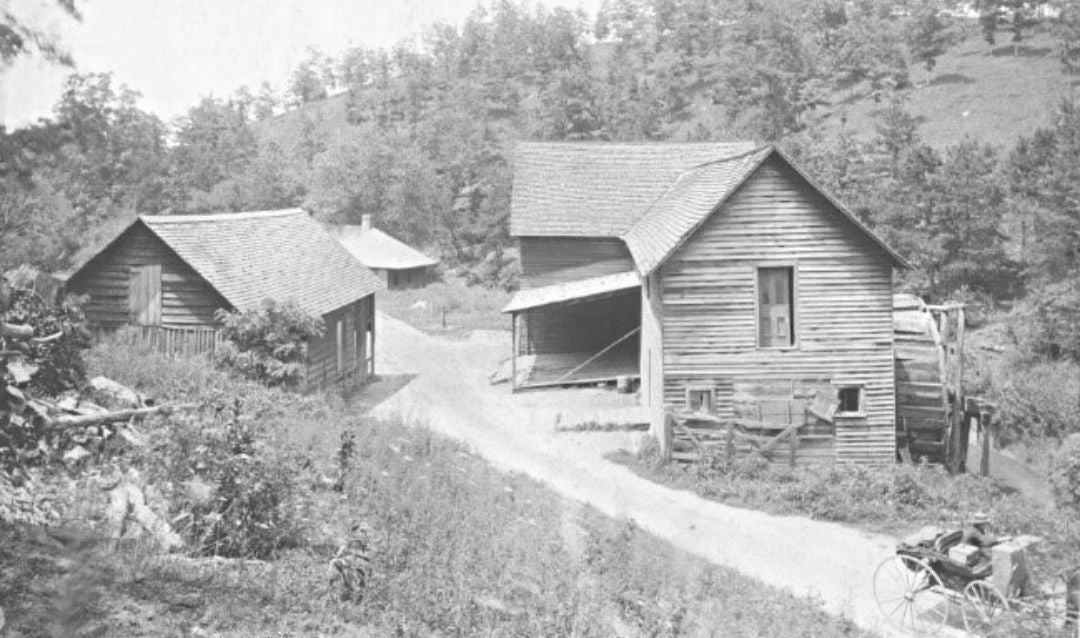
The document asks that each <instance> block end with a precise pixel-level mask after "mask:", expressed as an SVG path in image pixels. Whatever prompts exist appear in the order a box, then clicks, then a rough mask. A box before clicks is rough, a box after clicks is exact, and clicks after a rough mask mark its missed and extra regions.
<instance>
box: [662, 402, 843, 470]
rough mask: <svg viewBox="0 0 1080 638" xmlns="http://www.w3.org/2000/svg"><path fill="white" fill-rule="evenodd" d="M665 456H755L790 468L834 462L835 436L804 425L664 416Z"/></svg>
mask: <svg viewBox="0 0 1080 638" xmlns="http://www.w3.org/2000/svg"><path fill="white" fill-rule="evenodd" d="M663 436H664V439H665V441H664V444H663V445H662V449H663V450H665V456H667V458H669V459H672V460H680V461H692V460H696V459H698V458H700V457H701V455H702V454H705V453H707V452H709V451H710V450H711V451H712V453H714V454H716V453H722V454H723V455H725V456H726V457H727V459H728V461H729V462H730V461H733V460H734V459H735V458H736V457H738V456H745V455H746V454H750V453H758V454H761V455H762V456H764V457H765V458H767V459H769V460H770V461H773V462H781V463H789V464H791V465H796V464H804V463H831V462H835V460H836V436H835V435H834V434H824V433H821V432H819V431H815V428H813V427H812V426H808V425H805V424H797V423H796V424H770V423H763V422H760V421H749V420H746V419H722V418H720V417H717V416H714V415H711V414H706V413H702V412H684V411H678V412H670V411H669V412H668V413H667V414H666V416H665V419H664V433H663Z"/></svg>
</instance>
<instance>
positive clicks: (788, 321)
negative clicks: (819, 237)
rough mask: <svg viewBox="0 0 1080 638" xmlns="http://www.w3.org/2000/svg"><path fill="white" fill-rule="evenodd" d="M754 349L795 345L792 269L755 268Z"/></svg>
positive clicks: (780, 267)
mask: <svg viewBox="0 0 1080 638" xmlns="http://www.w3.org/2000/svg"><path fill="white" fill-rule="evenodd" d="M757 277H758V281H757V284H758V307H757V312H758V345H759V346H760V347H762V348H790V347H791V346H794V345H795V268H794V267H792V266H779V267H768V268H758V271H757Z"/></svg>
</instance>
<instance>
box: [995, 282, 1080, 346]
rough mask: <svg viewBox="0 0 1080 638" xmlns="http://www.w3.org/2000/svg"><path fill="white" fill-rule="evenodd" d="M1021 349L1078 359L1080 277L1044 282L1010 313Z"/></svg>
mask: <svg viewBox="0 0 1080 638" xmlns="http://www.w3.org/2000/svg"><path fill="white" fill-rule="evenodd" d="M1011 323H1012V325H1013V326H1014V331H1015V333H1016V335H1017V337H1018V342H1019V346H1020V350H1021V351H1024V352H1031V353H1034V354H1038V355H1042V356H1045V357H1049V358H1050V359H1055V360H1056V359H1062V358H1066V359H1070V360H1072V361H1077V362H1080V281H1077V280H1066V281H1060V282H1054V283H1051V284H1047V285H1046V286H1044V287H1043V288H1041V289H1039V290H1037V291H1035V292H1034V293H1032V294H1031V295H1029V296H1028V298H1027V300H1026V301H1025V302H1024V303H1023V304H1022V305H1021V306H1019V307H1018V308H1017V309H1016V311H1014V313H1013V318H1012V322H1011Z"/></svg>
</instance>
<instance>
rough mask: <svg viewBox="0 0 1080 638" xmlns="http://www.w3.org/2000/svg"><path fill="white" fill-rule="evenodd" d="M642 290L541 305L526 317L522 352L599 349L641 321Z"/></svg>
mask: <svg viewBox="0 0 1080 638" xmlns="http://www.w3.org/2000/svg"><path fill="white" fill-rule="evenodd" d="M640 294H641V293H639V292H638V291H637V290H630V291H627V292H623V293H620V294H618V295H614V296H611V297H601V298H599V299H593V300H586V301H582V302H579V303H574V304H568V305H558V306H550V307H545V308H537V309H535V310H533V311H531V312H529V313H528V314H526V315H524V317H523V319H522V322H521V323H522V325H523V326H524V330H523V331H522V333H521V336H520V337H519V338H520V340H521V343H520V347H521V349H522V351H521V352H520V353H519V354H534V353H557V352H597V351H599V350H601V349H602V348H604V347H605V346H607V345H609V344H610V343H611V342H613V341H615V340H616V339H618V338H619V337H621V336H623V335H625V334H626V333H627V332H629V331H631V330H632V329H634V328H636V327H637V326H638V325H640V321H641V296H640ZM632 338H634V339H635V340H636V337H632Z"/></svg>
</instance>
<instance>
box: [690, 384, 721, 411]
mask: <svg viewBox="0 0 1080 638" xmlns="http://www.w3.org/2000/svg"><path fill="white" fill-rule="evenodd" d="M714 407H715V404H714V395H713V389H712V388H687V389H686V408H687V409H688V410H690V411H691V412H705V413H708V414H711V413H712V411H713V408H714Z"/></svg>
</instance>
